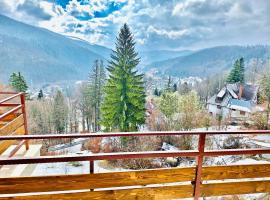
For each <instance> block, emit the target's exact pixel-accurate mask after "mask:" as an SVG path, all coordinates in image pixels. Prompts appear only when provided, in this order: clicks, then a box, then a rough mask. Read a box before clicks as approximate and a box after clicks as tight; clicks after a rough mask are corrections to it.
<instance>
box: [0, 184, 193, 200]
mask: <svg viewBox="0 0 270 200" xmlns="http://www.w3.org/2000/svg"><path fill="white" fill-rule="evenodd" d="M192 196H193V186H192V185H177V186H162V187H144V188H135V189H118V190H105V191H91V192H89V191H88V192H87V191H84V192H69V193H64V192H62V193H58V194H38V195H35V194H31V195H29V196H25V195H23V196H10V197H6V198H5V197H3V198H0V199H1V200H7V199H14V200H37V199H39V200H45V199H46V200H49V199H61V200H78V199H80V200H89V199H91V200H112V199H117V200H122V199H123V200H169V199H180V198H190V197H192Z"/></svg>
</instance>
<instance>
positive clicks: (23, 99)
mask: <svg viewBox="0 0 270 200" xmlns="http://www.w3.org/2000/svg"><path fill="white" fill-rule="evenodd" d="M20 98H21V105H22V114H23V121H24V123H23V124H24V134H25V135H28V127H27V119H26V110H25V93H22V94H21V95H20ZM25 148H26V150H28V149H29V140H26V141H25Z"/></svg>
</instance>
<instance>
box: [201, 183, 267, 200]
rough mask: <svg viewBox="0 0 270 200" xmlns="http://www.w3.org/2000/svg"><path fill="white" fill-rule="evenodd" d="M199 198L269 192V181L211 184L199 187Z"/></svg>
mask: <svg viewBox="0 0 270 200" xmlns="http://www.w3.org/2000/svg"><path fill="white" fill-rule="evenodd" d="M201 191H202V192H201V196H202V197H209V196H223V195H237V194H253V193H268V192H270V181H247V182H230V183H211V184H203V185H202V186H201Z"/></svg>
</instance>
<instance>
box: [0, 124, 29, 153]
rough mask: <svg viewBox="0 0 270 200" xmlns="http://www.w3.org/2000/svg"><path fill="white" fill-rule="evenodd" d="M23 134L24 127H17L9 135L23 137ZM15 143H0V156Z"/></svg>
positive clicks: (9, 141) (7, 141) (13, 141)
mask: <svg viewBox="0 0 270 200" xmlns="http://www.w3.org/2000/svg"><path fill="white" fill-rule="evenodd" d="M24 133H25V131H24V126H21V127H19V128H18V129H17V130H15V131H14V132H13V133H12V134H11V135H23V134H24ZM15 142H16V141H15V140H6V141H0V155H1V154H2V153H3V152H4V151H6V150H7V148H8V147H9V146H11V145H13V144H14V143H15Z"/></svg>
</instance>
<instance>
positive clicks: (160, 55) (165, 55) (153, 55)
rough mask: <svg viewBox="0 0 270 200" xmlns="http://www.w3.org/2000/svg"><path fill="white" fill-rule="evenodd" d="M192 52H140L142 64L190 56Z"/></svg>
mask: <svg viewBox="0 0 270 200" xmlns="http://www.w3.org/2000/svg"><path fill="white" fill-rule="evenodd" d="M191 53H192V51H190V50H182V51H170V50H152V51H142V52H140V56H141V60H142V64H150V63H153V62H159V61H164V60H168V59H172V58H177V57H182V56H187V55H190V54H191Z"/></svg>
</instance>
